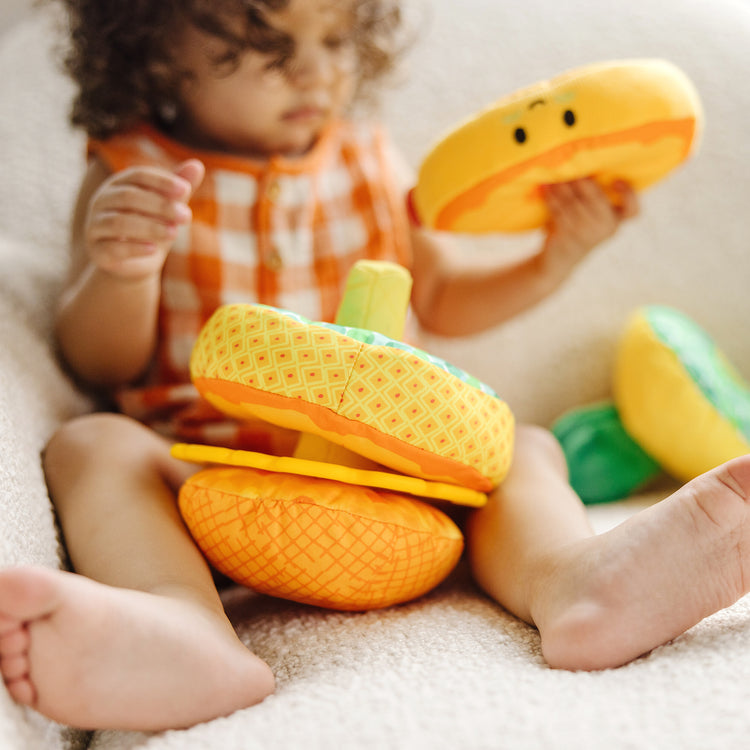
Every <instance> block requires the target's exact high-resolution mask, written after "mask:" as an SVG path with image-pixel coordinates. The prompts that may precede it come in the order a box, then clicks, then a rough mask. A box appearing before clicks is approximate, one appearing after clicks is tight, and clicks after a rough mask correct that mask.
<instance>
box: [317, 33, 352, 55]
mask: <svg viewBox="0 0 750 750" xmlns="http://www.w3.org/2000/svg"><path fill="white" fill-rule="evenodd" d="M350 43H351V35H350V34H332V35H331V36H327V37H326V38H325V39H324V40H323V44H324V45H325V47H326V48H327V49H330V50H334V51H335V50H339V49H342V48H343V47H347V46H348V45H349V44H350Z"/></svg>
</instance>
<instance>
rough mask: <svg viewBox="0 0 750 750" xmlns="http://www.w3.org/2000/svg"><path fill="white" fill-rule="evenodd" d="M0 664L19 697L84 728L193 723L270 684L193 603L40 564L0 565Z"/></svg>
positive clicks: (250, 698)
mask: <svg viewBox="0 0 750 750" xmlns="http://www.w3.org/2000/svg"><path fill="white" fill-rule="evenodd" d="M0 672H1V673H2V676H3V680H4V682H5V685H6V686H7V689H8V692H9V693H10V695H11V696H12V697H13V698H14V699H15V700H16V701H17V702H18V703H20V704H23V705H27V706H31V707H32V708H34V709H36V710H38V711H39V712H40V713H42V714H44V715H46V716H47V717H49V718H51V719H53V720H55V721H57V722H60V723H62V724H68V725H72V726H76V727H81V728H85V729H137V730H142V731H149V730H154V731H156V730H161V729H168V728H179V727H185V726H190V725H192V724H196V723H198V722H201V721H206V720H209V719H212V718H215V717H217V716H222V715H226V714H229V713H231V712H232V711H234V710H236V709H239V708H243V707H245V706H249V705H252V704H253V703H257V702H258V701H260V700H262V699H263V698H264V697H265V696H267V695H268V694H269V693H271V692H272V690H273V676H272V675H271V672H270V670H269V668H268V667H267V666H266V664H265V663H264V662H262V661H261V660H260V659H258V657H256V656H254V655H253V654H252V653H251V652H249V651H248V650H247V649H246V648H245V647H244V646H243V645H242V644H241V643H240V641H239V640H237V639H236V638H235V637H234V634H233V633H232V632H231V630H230V628H229V626H228V624H225V623H223V622H219V620H218V619H217V618H216V616H215V615H214V614H213V613H210V612H208V611H206V612H204V611H203V610H202V608H201V607H200V606H199V605H196V604H193V603H190V602H187V601H180V600H177V599H172V598H167V597H163V596H156V595H153V594H147V593H142V592H139V591H132V590H126V589H116V588H111V587H109V586H104V585H102V584H99V583H95V582H94V581H91V580H89V579H86V578H83V577H81V576H78V575H74V574H71V573H64V572H60V571H52V570H47V569H44V568H14V569H8V570H3V571H0Z"/></svg>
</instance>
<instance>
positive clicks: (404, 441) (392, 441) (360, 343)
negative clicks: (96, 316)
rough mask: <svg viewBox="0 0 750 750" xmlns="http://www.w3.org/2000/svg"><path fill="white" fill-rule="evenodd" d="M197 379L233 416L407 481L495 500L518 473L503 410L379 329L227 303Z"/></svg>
mask: <svg viewBox="0 0 750 750" xmlns="http://www.w3.org/2000/svg"><path fill="white" fill-rule="evenodd" d="M191 370H192V373H193V381H194V383H195V385H196V387H197V388H198V390H199V391H200V392H201V393H202V395H203V396H204V397H205V398H206V399H208V400H209V401H210V402H211V403H212V404H213V405H214V406H216V407H217V408H219V409H220V410H221V411H223V412H224V413H226V414H230V415H232V416H235V417H238V418H240V419H242V418H247V417H248V416H254V417H260V418H262V419H265V420H266V421H268V422H272V423H274V424H277V425H280V426H282V427H288V428H291V429H294V430H299V431H301V432H307V433H313V434H317V435H319V436H321V437H324V438H326V439H327V440H329V441H331V442H332V443H335V444H338V445H342V446H344V447H346V448H347V449H349V450H351V451H353V452H354V453H357V454H359V455H361V456H365V457H366V458H369V459H371V460H373V461H375V462H377V463H379V464H382V465H384V466H387V467H388V468H390V469H393V470H395V471H398V472H401V473H402V474H406V475H409V476H413V477H421V478H423V479H427V480H430V481H435V482H444V483H449V484H454V485H459V486H464V487H468V488H470V489H473V490H478V491H481V492H487V491H489V490H490V489H492V488H493V487H494V486H496V485H497V484H498V483H499V482H500V480H501V479H502V478H503V476H504V475H505V473H506V472H507V469H508V465H509V463H510V456H511V449H512V436H513V419H512V415H511V413H510V410H509V409H508V406H507V405H506V404H505V403H504V402H503V401H501V400H500V399H499V398H498V397H497V396H496V395H495V394H494V393H492V392H490V391H489V390H487V389H486V387H485V390H481V389H480V388H481V384H480V383H479V382H478V381H476V380H474V379H471V378H469V376H466V375H465V374H459V373H460V371H459V370H457V369H455V368H450V369H449V367H448V365H447V364H446V363H444V362H442V360H439V359H437V358H433V357H429V356H428V355H425V354H424V353H423V352H419V351H418V350H416V349H413V348H412V347H409V346H407V345H405V344H401V343H400V342H397V341H395V340H393V339H389V338H387V337H385V336H379V335H377V334H375V333H373V332H372V331H362V330H360V329H344V328H341V327H339V326H334V325H327V324H321V323H311V322H309V321H307V320H305V319H303V318H301V317H299V316H296V315H292V314H291V313H288V312H285V311H281V310H278V309H276V308H271V307H263V306H261V305H229V306H226V307H222V308H220V309H219V310H217V311H216V313H214V315H213V317H212V318H211V319H210V320H209V321H208V323H207V324H206V326H205V327H204V329H203V331H202V333H201V335H200V338H199V340H198V343H197V344H196V347H195V350H194V354H193V360H192V364H191ZM462 375H463V377H462Z"/></svg>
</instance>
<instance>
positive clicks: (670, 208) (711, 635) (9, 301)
mask: <svg viewBox="0 0 750 750" xmlns="http://www.w3.org/2000/svg"><path fill="white" fill-rule="evenodd" d="M407 2H408V6H407V7H408V11H409V17H410V19H411V20H412V22H413V26H414V28H415V29H416V41H415V42H414V45H413V48H412V50H411V52H410V54H409V56H408V59H407V61H406V62H407V64H406V67H405V70H404V72H403V74H402V76H401V79H400V82H399V83H398V85H397V86H396V88H395V89H394V91H393V92H392V94H391V95H390V96H389V97H388V98H387V100H386V115H387V120H388V122H389V124H390V125H391V127H392V130H393V133H394V136H395V138H396V140H397V142H398V143H399V145H400V146H401V147H402V149H403V150H404V152H405V153H406V155H407V158H408V159H409V160H410V161H411V163H412V164H414V165H415V166H416V164H418V161H419V158H420V156H421V155H422V154H423V153H424V152H425V151H426V149H427V146H428V144H429V143H430V142H431V141H433V140H434V139H435V138H436V137H437V136H438V135H439V134H440V133H441V132H442V131H443V130H444V129H445V128H447V127H448V126H449V125H451V124H452V123H453V122H455V121H456V120H457V119H461V118H463V117H464V116H466V115H467V114H469V113H470V112H472V111H473V110H475V109H477V108H479V107H482V106H484V105H485V104H487V103H488V102H490V101H492V100H493V99H495V98H498V97H499V96H501V95H502V94H504V93H505V92H507V91H509V90H511V89H513V88H517V87H519V86H523V85H526V84H529V83H532V82H534V81H536V80H538V79H540V78H543V77H548V76H551V75H554V74H556V73H558V72H559V71H561V70H562V69H565V68H568V67H572V66H577V65H581V64H586V63H588V62H593V61H598V60H603V59H610V58H616V57H638V56H659V57H667V58H669V59H671V60H673V61H674V62H676V63H677V64H679V65H680V66H682V67H683V69H684V70H685V71H686V72H687V73H688V74H689V75H690V76H691V77H692V78H693V80H694V82H695V83H696V85H697V86H698V88H699V90H700V92H701V95H702V97H703V101H704V105H705V108H706V117H707V130H706V134H705V139H704V143H703V147H702V149H701V153H700V155H699V156H698V157H697V158H696V159H694V160H693V161H692V162H691V163H689V164H688V165H686V166H685V167H684V168H683V169H682V170H680V171H679V173H677V174H675V175H674V176H673V177H672V178H670V179H669V180H668V181H667V182H665V183H663V184H662V185H660V186H658V187H656V188H654V189H653V190H651V191H649V192H648V193H647V194H646V195H645V196H644V199H643V215H642V216H641V217H640V218H639V219H638V220H637V221H636V222H634V223H633V224H632V225H630V226H628V227H627V228H626V229H625V230H624V231H623V232H622V233H621V234H620V236H618V237H617V239H616V240H614V241H612V242H610V243H609V244H608V245H607V246H605V247H604V248H602V249H601V250H600V251H599V252H597V253H596V254H595V255H594V256H592V257H591V258H590V259H589V260H587V261H586V262H585V264H584V265H583V266H582V267H581V268H580V269H579V270H578V271H577V272H576V273H575V275H574V276H573V277H572V279H571V281H570V283H569V284H568V285H567V286H566V287H565V288H564V289H562V290H561V291H560V292H559V293H558V294H556V295H555V296H554V297H552V298H551V299H549V300H548V301H546V302H545V303H544V304H542V305H540V306H539V307H538V308H537V309H535V310H533V311H531V312H529V313H527V314H525V315H523V316H521V317H519V318H518V319H516V320H514V321H513V322H511V323H509V324H507V325H505V326H503V327H502V328H500V329H498V330H496V331H492V332H489V333H486V334H483V335H480V336H475V337H472V338H470V339H467V340H462V341H455V340H446V339H438V338H436V337H428V338H427V342H426V344H427V346H428V347H429V348H430V349H432V350H433V351H435V352H437V353H440V354H443V355H444V356H447V357H448V358H450V359H451V360H453V361H455V362H456V363H457V364H459V365H461V366H463V367H465V368H466V369H468V370H469V371H471V372H474V373H475V374H477V375H478V376H480V377H481V378H483V379H484V380H486V381H488V382H489V383H490V384H492V385H493V386H494V387H495V388H497V389H498V390H499V391H500V392H501V393H502V394H503V395H504V396H505V397H506V398H507V399H508V400H509V401H510V403H511V404H512V406H513V408H514V410H515V411H516V413H517V415H518V416H519V417H520V418H522V419H527V420H532V421H536V422H539V423H542V424H548V423H549V421H550V420H552V419H553V418H554V417H556V416H557V415H558V414H559V413H560V412H561V411H563V410H565V409H567V408H569V407H571V406H575V405H577V404H580V403H585V402H588V401H590V400H592V399H596V398H600V397H603V396H606V395H608V392H609V378H610V371H611V363H612V356H613V352H614V349H615V346H616V341H617V336H618V334H619V331H620V330H621V327H622V324H623V322H624V319H625V317H626V316H627V315H628V313H629V312H630V311H631V310H632V309H633V308H634V307H636V306H638V305H640V304H644V303H650V302H660V303H668V304H673V305H675V306H677V307H679V308H681V309H683V310H684V311H686V312H687V313H689V314H690V315H692V316H693V317H694V318H695V319H696V320H697V321H699V322H700V323H701V324H702V325H703V326H704V327H705V328H707V329H708V330H709V332H711V333H712V334H713V335H714V337H715V338H716V339H717V341H718V342H719V343H720V344H721V346H722V347H723V348H724V349H725V351H726V352H727V354H728V355H729V357H730V359H731V360H733V362H734V363H735V365H736V366H737V368H738V369H739V370H740V372H742V373H744V374H745V375H746V376H750V345H748V337H747V321H748V313H750V303H749V302H748V294H747V288H748V281H750V252H748V250H749V249H750V248H749V243H748V229H749V228H750V219H749V218H748V204H749V203H750V176H748V175H749V174H750V146H748V141H747V137H746V133H747V130H748V124H749V123H750V92H749V91H748V87H747V80H748V75H749V74H750V60H749V59H748V54H747V50H748V47H749V45H750V6H748V4H747V3H746V0H713V2H711V3H707V2H705V0H659V2H658V3H654V2H652V0H629V2H628V3H620V2H616V1H615V0H566V2H565V3H559V2H552V1H551V0H526V2H524V3H510V2H499V1H498V0H464V2H461V3H457V2H454V0H432V1H431V2H428V0H407ZM23 5H24V2H23V0H13V2H10V3H4V4H3V7H2V9H0V23H2V22H4V21H6V20H7V21H9V22H10V21H12V20H14V19H15V17H16V15H17V14H19V13H21V11H23V7H22V6H23ZM53 29H54V27H53V25H51V24H50V23H49V20H48V19H47V17H46V16H41V17H36V16H32V17H30V19H29V20H28V21H25V22H24V23H22V24H21V25H20V26H13V27H12V28H10V30H9V31H7V32H6V33H5V34H4V36H2V37H0V70H2V71H3V73H2V76H0V163H1V164H2V177H1V178H0V439H1V440H2V446H3V451H2V458H1V459H0V499H1V501H0V529H1V530H2V534H0V564H1V565H11V564H19V563H29V562H33V563H38V564H43V565H49V566H57V565H60V564H63V559H64V558H63V553H62V549H61V547H60V545H59V542H58V538H57V534H56V529H55V524H54V520H53V515H52V512H51V508H50V504H49V500H48V497H47V494H46V490H45V487H44V482H43V478H42V473H41V468H40V461H39V453H40V451H41V449H42V447H43V446H44V444H45V442H46V440H47V439H48V437H49V435H50V434H51V432H52V431H53V430H54V428H55V427H56V426H57V425H58V424H59V423H60V422H61V421H62V420H64V419H66V418H68V417H70V416H72V415H73V414H76V413H79V412H80V411H82V410H84V409H86V408H87V407H88V404H87V401H86V400H85V399H84V398H83V397H82V396H81V395H80V394H79V393H77V391H76V390H75V389H74V388H73V387H72V385H71V384H70V383H69V381H68V380H67V379H66V377H65V376H64V374H63V373H62V372H61V371H60V369H59V368H58V367H57V365H56V363H55V359H54V357H53V355H52V349H51V346H50V318H51V312H52V308H53V304H54V298H55V295H56V293H57V290H58V289H59V285H60V283H61V279H62V278H63V275H64V272H65V266H66V251H65V247H66V241H67V218H68V216H69V213H70V206H71V203H72V200H73V196H74V192H75V189H76V185H77V183H78V180H79V179H80V175H81V171H82V168H83V156H84V148H83V139H82V137H81V135H80V134H79V133H71V132H70V131H69V130H68V129H67V127H66V111H67V107H68V103H69V99H70V96H71V91H72V89H71V86H70V84H69V82H68V81H67V80H66V79H65V78H64V77H63V76H62V75H61V74H60V73H59V71H58V70H57V69H56V67H55V64H54V63H53V62H52V59H51V57H50V49H51V48H53V47H54V46H55V35H54V33H53ZM538 241H539V239H538V238H537V237H535V236H526V237H517V238H512V239H501V238H493V239H492V240H491V241H483V242H478V243H471V244H467V245H466V248H465V252H467V253H468V252H472V253H480V254H490V253H496V252H504V253H509V254H511V253H522V252H528V251H530V250H532V249H533V248H534V247H535V246H536V243H538ZM659 495H660V492H659V491H656V492H654V493H652V494H650V495H646V496H641V497H640V498H636V499H632V500H629V501H627V502H625V503H621V504H614V505H609V506H603V507H599V508H595V509H592V512H591V513H592V518H593V520H594V522H595V524H596V526H597V527H598V528H600V529H604V528H606V527H608V526H609V525H611V524H613V523H615V522H617V521H619V520H621V519H623V518H625V517H627V515H629V514H630V513H631V512H633V511H634V510H636V509H637V508H639V507H642V506H643V505H645V504H647V503H649V502H651V501H653V500H655V499H656V498H657V497H658V496H659ZM227 606H228V608H229V611H230V614H231V615H232V617H233V621H234V622H236V623H237V627H238V630H239V632H240V634H241V635H242V637H243V639H244V640H245V642H246V643H247V644H248V646H249V647H251V648H253V649H254V650H255V651H257V653H258V654H260V656H261V657H263V658H264V659H266V660H267V661H268V662H269V663H270V664H271V666H272V667H273V668H274V670H275V672H276V674H277V676H278V692H277V694H276V695H275V696H273V697H272V698H269V699H268V700H267V701H265V702H264V703H263V704H262V705H260V706H257V707H255V708H252V709H249V710H246V711H241V712H238V713H237V714H235V715H233V716H231V717H229V718H227V719H221V720H217V721H214V722H211V723H208V724H205V725H202V726H198V727H195V728H193V729H191V730H189V731H185V732H167V733H164V734H158V735H152V736H148V735H141V734H137V733H121V732H102V733H98V734H96V735H95V736H93V737H89V736H88V735H85V734H82V733H79V732H73V731H70V730H66V729H64V728H61V727H58V726H56V725H54V724H52V723H50V722H48V721H46V720H44V719H42V718H41V717H39V716H37V715H36V714H34V713H33V712H32V711H26V710H23V709H20V708H18V707H16V706H14V705H13V704H12V702H11V701H10V699H9V698H8V696H7V694H6V693H5V692H4V691H3V690H2V689H0V747H2V748H3V749H4V750H5V749H7V750H29V749H32V750H36V748H55V749H57V748H80V747H84V746H85V744H86V743H89V742H90V743H91V747H93V748H95V749H96V750H115V749H117V750H121V749H122V750H124V749H126V748H127V749H128V750H135V749H136V748H137V749H138V750H140V749H141V748H143V749H148V750H167V749H169V750H172V749H174V750H203V749H205V750H209V749H210V750H213V749H215V748H222V750H242V749H244V748H248V749H251V750H255V749H256V748H257V749H261V748H274V749H280V750H297V748H300V747H305V748H310V750H312V749H313V748H320V749H321V750H328V749H329V748H334V747H341V748H354V749H355V750H359V749H360V748H361V749H363V750H379V749H380V748H383V749H385V748H388V749H389V750H390V749H392V748H395V749H401V748H403V749H404V750H410V749H412V748H419V749H420V750H421V749H422V748H424V749H425V750H427V749H429V750H443V748H445V750H448V749H450V750H455V749H456V748H461V749H469V750H483V749H485V748H487V749H488V750H490V749H493V750H494V749H500V748H503V749H506V748H507V749H508V750H516V749H517V750H555V749H557V748H559V749H560V750H568V748H571V749H573V748H575V749H576V750H589V749H590V750H598V749H600V748H608V749H609V748H611V750H626V749H627V750H629V749H630V748H634V749H636V748H637V749H639V750H640V749H642V748H656V747H658V748H660V749H661V750H693V749H694V750H712V749H713V748H716V749H717V750H718V748H722V749H723V750H735V749H736V750H739V749H740V748H746V747H747V746H748V731H749V730H750V719H748V704H749V702H750V605H748V600H747V599H744V600H742V601H741V602H739V603H738V604H737V605H735V606H734V607H732V608H731V609H729V610H726V611H724V612H721V613H719V614H717V615H715V616H713V617H711V618H709V619H708V620H706V621H705V622H703V623H701V624H700V625H698V626H696V627H695V628H693V629H692V630H691V631H689V632H688V633H686V634H685V635H683V636H682V637H680V638H678V639H676V640H675V641H674V642H673V643H670V644H667V645H665V646H663V647H661V648H658V649H656V650H655V651H654V652H653V653H652V654H650V655H648V656H646V657H644V658H642V659H639V660H638V661H636V662H634V663H633V664H631V665H628V666H626V667H623V668H621V669H618V670H611V671H606V672H602V673H598V674H572V673H568V672H559V671H552V670H550V669H548V668H547V667H546V665H545V664H544V662H543V660H542V658H541V655H540V651H539V640H538V636H537V634H536V632H535V631H534V630H533V629H532V628H529V627H527V626H526V625H524V624H522V623H520V622H518V621H517V620H515V619H514V618H512V617H510V616H509V615H507V614H506V613H504V612H503V611H502V610H501V609H499V608H498V607H496V606H495V605H493V604H491V603H490V602H488V601H487V600H486V599H485V598H483V597H482V596H481V595H480V594H479V593H478V592H477V591H476V590H475V589H474V588H473V586H472V585H471V583H470V581H469V580H468V578H467V576H466V571H465V570H464V569H459V570H458V571H457V572H456V573H455V575H453V576H452V577H451V579H450V580H449V581H447V582H446V583H445V584H444V585H443V586H441V587H440V588H439V589H438V590H437V591H435V592H433V593H432V594H431V595H429V596H427V597H425V598H423V599H421V600H420V601H417V602H413V603H411V604H408V605H405V606H402V607H395V608H392V609H389V610H386V611H381V612H370V613H364V614H340V613H334V612H326V611H322V610H317V609H313V608H308V607H302V606H298V605H295V604H292V603H288V602H283V601H275V600H271V599H267V598H261V597H256V596H254V595H252V594H250V593H248V592H242V591H237V592H233V593H232V594H231V595H230V596H229V597H228V600H227ZM113 646H114V647H116V644H113Z"/></svg>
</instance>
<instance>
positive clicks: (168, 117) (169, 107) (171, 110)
mask: <svg viewBox="0 0 750 750" xmlns="http://www.w3.org/2000/svg"><path fill="white" fill-rule="evenodd" d="M158 114H159V119H160V120H161V121H162V122H163V123H164V124H165V125H172V124H173V123H174V122H175V120H176V119H177V102H176V101H174V99H167V100H165V101H163V102H161V103H160V104H159V107H158Z"/></svg>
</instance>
